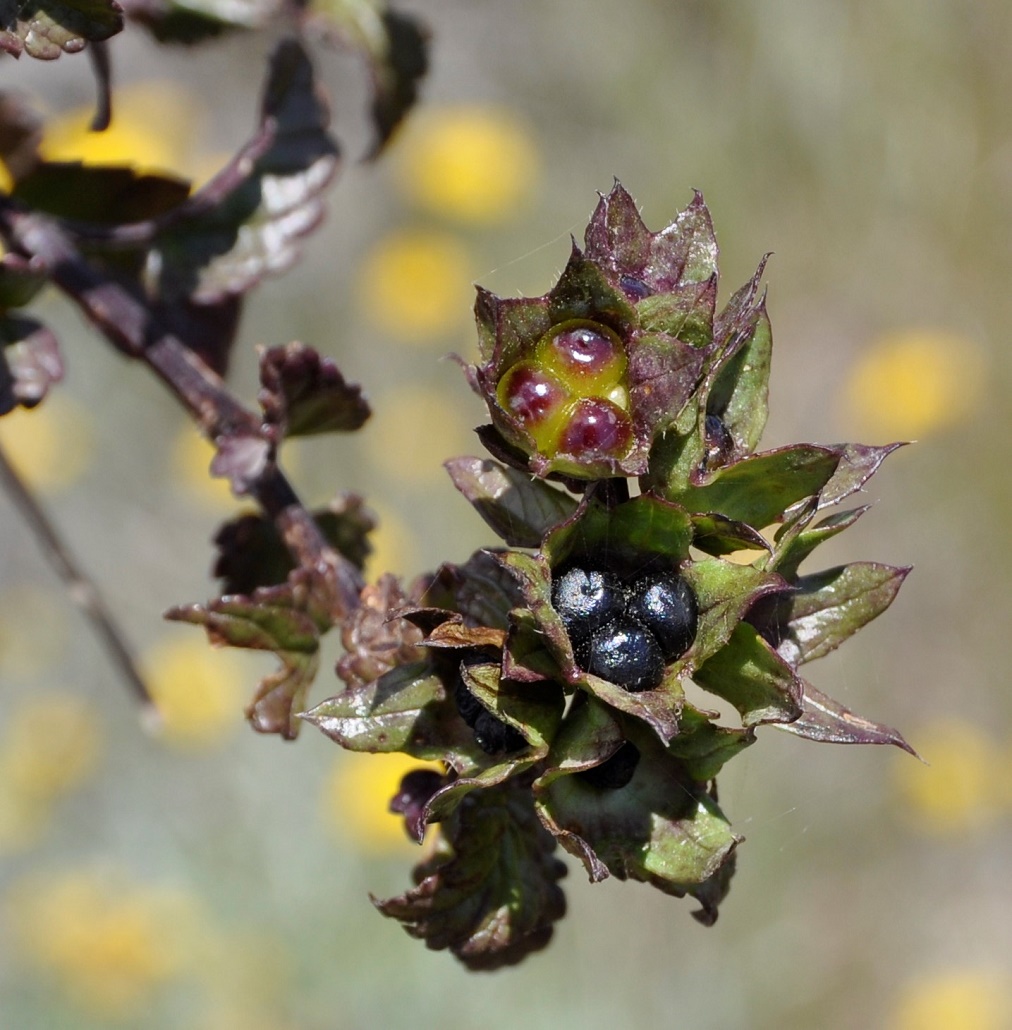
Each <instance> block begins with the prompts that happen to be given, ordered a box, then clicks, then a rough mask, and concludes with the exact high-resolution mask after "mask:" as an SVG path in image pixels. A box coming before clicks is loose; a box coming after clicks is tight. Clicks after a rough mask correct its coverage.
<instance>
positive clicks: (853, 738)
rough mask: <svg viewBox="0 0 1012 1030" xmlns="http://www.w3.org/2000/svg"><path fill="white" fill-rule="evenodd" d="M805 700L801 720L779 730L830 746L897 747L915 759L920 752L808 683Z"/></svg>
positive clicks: (898, 735)
mask: <svg viewBox="0 0 1012 1030" xmlns="http://www.w3.org/2000/svg"><path fill="white" fill-rule="evenodd" d="M804 686H805V699H804V702H803V706H802V707H803V711H802V713H801V718H800V719H795V721H794V722H790V723H785V724H783V725H780V726H778V727H777V728H778V729H781V730H786V731H787V732H788V733H793V734H794V735H795V736H798V737H804V738H805V739H806V740H816V741H820V742H822V743H829V744H893V745H894V746H896V747H899V748H902V749H903V750H904V751H906V752H907V753H908V754H911V755H913V756H914V757H915V758H918V757H920V756H919V755H918V754H917V752H916V751H915V750H914V749H913V748H912V747H911V746H910V745H909V744H908V743H907V742H906V741H905V740H904V739H903V737H902V735H901V734H900V733H899V732H898V731H897V730H894V729H892V728H890V727H889V726H885V725H883V724H882V723H880V722H871V721H869V720H868V719H863V718H862V717H861V716H859V715H855V714H854V713H853V712H852V711H850V709H849V708H845V707H844V706H843V705H841V704H840V702H839V701H834V700H833V699H832V698H831V697H827V696H826V695H825V694H823V693H822V692H821V691H819V690H816V689H815V687H813V686H812V685H811V684H810V683H805V685H804Z"/></svg>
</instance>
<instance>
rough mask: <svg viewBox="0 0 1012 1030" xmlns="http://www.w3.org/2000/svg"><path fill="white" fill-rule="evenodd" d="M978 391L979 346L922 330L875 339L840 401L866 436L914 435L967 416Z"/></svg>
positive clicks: (981, 388)
mask: <svg viewBox="0 0 1012 1030" xmlns="http://www.w3.org/2000/svg"><path fill="white" fill-rule="evenodd" d="M983 392H984V360H983V356H982V354H981V351H980V349H979V347H978V346H977V345H976V344H975V343H973V341H971V340H967V339H963V338H962V337H959V336H955V335H952V334H949V333H944V332H934V331H930V330H925V331H908V332H896V333H890V334H887V335H885V336H883V337H881V338H879V339H878V340H877V341H875V343H874V344H873V345H872V346H871V347H870V348H869V349H868V350H867V351H866V352H865V354H863V355H862V356H861V357H860V358H859V359H858V361H857V363H856V364H855V365H854V367H853V368H852V369H851V372H850V376H849V378H848V379H847V381H846V384H845V386H844V391H843V398H842V400H843V407H844V409H845V411H844V415H845V417H846V418H847V419H848V420H850V421H854V420H856V421H857V423H858V427H859V428H860V429H861V430H862V431H863V432H864V433H865V434H866V435H871V436H876V437H880V438H887V437H888V438H891V439H896V438H905V439H916V438H918V437H921V436H923V435H924V434H925V433H929V432H933V431H936V430H941V429H945V428H948V427H949V426H952V425H955V424H957V423H959V422H960V421H962V420H963V419H965V418H967V417H969V416H970V415H972V414H973V412H974V411H976V410H977V408H978V407H979V406H980V404H981V403H982V400H981V397H982V394H983Z"/></svg>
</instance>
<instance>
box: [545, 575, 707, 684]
mask: <svg viewBox="0 0 1012 1030" xmlns="http://www.w3.org/2000/svg"><path fill="white" fill-rule="evenodd" d="M552 605H553V606H554V608H555V610H556V611H557V612H558V614H559V617H560V618H561V619H562V621H563V623H564V624H565V627H566V632H567V633H568V634H569V639H570V641H571V642H572V644H573V654H574V656H575V658H576V664H577V665H578V666H579V667H580V668H581V669H583V670H584V671H585V672H589V673H592V674H593V675H594V676H600V677H601V679H605V680H608V681H609V682H610V683H614V684H616V685H617V686H620V687H623V688H624V689H625V690H628V691H631V692H634V693H635V692H638V691H641V690H653V689H654V688H655V687H658V686H660V683H661V680H662V679H663V678H664V667H665V666H666V665H667V664H668V663H669V662H672V661H674V660H675V659H676V658H678V657H680V656H681V655H683V654H685V652H686V651H687V650H688V649H689V647H691V645H692V641H693V640H694V639H695V636H696V620H697V608H696V597H695V595H694V594H693V592H692V590H691V588H690V587H689V585H688V583H686V582H685V580H684V579H682V578H681V577H680V576H679V575H677V574H676V573H674V572H669V571H658V570H653V569H649V570H647V571H645V572H640V573H639V574H636V575H633V576H624V575H622V574H621V573H620V572H619V571H616V570H615V569H612V568H609V567H607V566H603V565H587V564H581V565H571V566H570V567H569V568H568V569H566V570H565V571H564V572H562V573H561V575H559V576H557V577H556V578H555V581H554V582H553V584H552Z"/></svg>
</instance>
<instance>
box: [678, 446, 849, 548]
mask: <svg viewBox="0 0 1012 1030" xmlns="http://www.w3.org/2000/svg"><path fill="white" fill-rule="evenodd" d="M839 461H840V452H839V450H838V449H833V448H829V447H817V446H815V445H814V444H796V445H794V446H792V447H780V448H778V449H776V450H773V451H763V452H762V453H761V454H753V455H750V456H749V457H747V458H743V459H742V460H741V461H737V462H734V463H733V464H731V465H727V466H725V467H723V468H719V469H717V470H716V471H714V472H713V473H711V474H710V475H708V476H707V475H704V476H703V477H700V478H699V479H697V484H698V485H696V486H690V487H689V488H688V489H687V490H683V491H680V492H679V493H677V495H675V496H672V498H671V499H672V500H673V501H677V502H678V503H679V504H682V505H684V506H685V507H686V508H688V509H689V510H690V511H701V512H708V511H719V512H721V513H722V514H723V515H725V516H726V517H727V518H729V519H735V520H736V521H738V522H747V523H748V524H749V525H750V526H753V527H754V528H756V529H761V528H762V527H763V526H768V525H770V524H771V523H773V522H776V521H778V520H779V519H781V518H782V517H783V514H784V512H785V511H786V510H787V509H788V508H789V507H790V506H791V505H793V504H796V503H797V502H798V501H800V500H802V499H803V498H805V497H809V496H811V495H812V494H817V493H818V492H819V491H820V490H821V489H822V488H823V487H824V486H825V485H826V483H827V482H828V481H829V479H830V477H831V476H832V475H833V472H834V470H835V469H836V467H837V464H838V463H839Z"/></svg>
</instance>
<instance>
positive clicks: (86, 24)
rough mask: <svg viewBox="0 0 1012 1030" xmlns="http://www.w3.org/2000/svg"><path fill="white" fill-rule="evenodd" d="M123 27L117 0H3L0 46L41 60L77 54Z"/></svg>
mask: <svg viewBox="0 0 1012 1030" xmlns="http://www.w3.org/2000/svg"><path fill="white" fill-rule="evenodd" d="M122 28H123V9H122V8H121V7H120V5H119V4H118V3H116V0H2V5H0V50H6V51H7V53H9V54H11V55H12V56H13V57H20V56H21V54H22V52H24V53H26V54H28V56H29V57H35V58H37V59H38V60H41V61H53V60H55V59H56V58H57V57H59V56H60V54H76V53H79V52H80V51H81V50H83V49H84V48H85V46H87V44H88V43H89V42H97V41H99V40H103V39H108V38H109V37H110V36H114V35H115V34H116V33H117V32H119V31H120V30H121V29H122Z"/></svg>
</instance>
